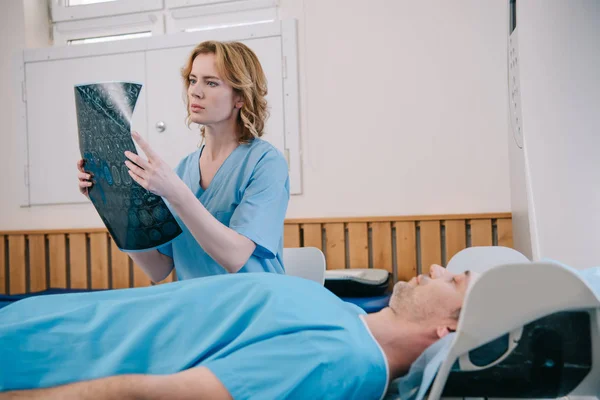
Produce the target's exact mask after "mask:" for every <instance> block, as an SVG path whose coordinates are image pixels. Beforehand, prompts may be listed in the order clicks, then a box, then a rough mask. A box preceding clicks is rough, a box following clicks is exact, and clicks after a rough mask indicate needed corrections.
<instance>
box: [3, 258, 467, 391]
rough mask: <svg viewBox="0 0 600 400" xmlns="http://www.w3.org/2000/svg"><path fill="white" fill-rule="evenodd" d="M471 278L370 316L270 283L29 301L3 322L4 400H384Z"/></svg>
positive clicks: (435, 273)
mask: <svg viewBox="0 0 600 400" xmlns="http://www.w3.org/2000/svg"><path fill="white" fill-rule="evenodd" d="M471 275H472V274H471ZM470 280H471V276H470V274H469V273H468V272H467V273H465V274H462V275H450V274H448V273H446V272H445V270H444V269H443V268H442V267H438V266H434V267H432V273H431V276H424V275H421V276H419V277H417V278H413V279H411V280H410V281H409V282H398V283H397V284H396V285H395V287H394V291H393V295H392V297H391V300H390V304H389V307H386V308H385V309H383V310H381V311H380V312H378V313H374V314H365V313H364V312H363V311H362V310H361V309H359V308H358V307H356V306H354V305H352V304H349V303H345V302H343V301H342V300H340V299H339V298H337V297H336V296H335V295H333V294H332V293H331V292H329V291H328V290H327V289H325V288H324V287H323V286H321V285H319V284H317V283H314V282H312V281H308V280H304V279H301V278H294V277H290V276H284V275H277V274H266V273H265V274H259V273H254V274H235V275H222V276H214V277H208V278H200V279H194V280H186V281H181V282H175V283H170V284H164V285H157V286H152V287H147V288H135V289H123V290H112V291H103V292H93V293H77V294H64V295H49V296H38V297H31V298H27V299H24V300H21V301H18V302H16V303H14V304H12V305H10V306H8V307H5V308H3V309H2V310H0V360H1V361H0V391H1V392H2V393H0V399H1V400H6V399H232V398H233V399H249V398H253V399H284V398H297V399H317V398H328V399H336V398H337V399H360V400H365V399H379V398H382V397H383V396H384V394H385V392H386V388H387V385H388V382H389V381H390V380H391V379H394V378H396V377H398V376H400V375H402V374H404V373H406V372H407V371H408V369H409V367H410V365H411V363H412V362H413V361H414V360H416V359H417V357H418V356H419V354H420V353H421V352H422V351H423V350H424V349H425V348H427V347H428V346H429V345H430V344H432V343H433V342H435V341H436V340H438V339H439V338H441V337H443V336H444V335H446V334H448V332H451V331H453V330H455V329H456V326H457V323H458V315H459V312H460V308H461V306H462V302H463V298H464V296H465V293H466V290H467V286H468V285H469V282H470Z"/></svg>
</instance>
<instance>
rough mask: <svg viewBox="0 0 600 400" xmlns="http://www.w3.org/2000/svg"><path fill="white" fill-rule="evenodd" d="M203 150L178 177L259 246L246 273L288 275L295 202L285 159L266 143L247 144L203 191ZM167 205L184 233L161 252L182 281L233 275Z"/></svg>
mask: <svg viewBox="0 0 600 400" xmlns="http://www.w3.org/2000/svg"><path fill="white" fill-rule="evenodd" d="M203 148H204V147H202V148H200V149H198V150H196V151H195V152H193V153H191V154H190V155H188V156H187V157H185V158H184V159H183V160H182V161H181V162H180V163H179V165H178V166H177V167H176V169H175V171H176V173H177V175H178V176H179V177H180V178H181V179H182V180H183V182H185V184H186V185H187V186H188V187H189V188H190V190H191V191H192V192H193V193H194V194H195V195H196V198H198V199H199V200H200V202H201V203H202V204H203V205H204V207H206V209H207V210H208V211H209V212H210V213H211V214H212V215H213V216H214V217H215V218H216V219H218V220H219V222H221V223H222V224H224V225H225V226H228V227H229V228H231V229H233V230H235V231H236V232H238V233H239V234H241V235H244V236H246V237H247V238H249V239H250V240H252V241H253V242H254V243H255V244H256V249H255V251H254V253H253V254H252V255H251V256H250V259H249V260H248V261H247V262H246V264H245V265H244V266H243V267H242V268H241V269H240V272H275V273H284V268H283V260H282V251H283V221H284V218H285V214H286V211H287V206H288V201H289V197H290V188H289V174H288V165H287V162H286V160H285V158H284V157H283V155H282V154H281V153H280V152H279V151H278V150H277V149H276V148H275V147H273V146H272V145H271V144H270V143H268V142H266V141H264V140H262V139H254V140H253V141H252V142H251V143H250V144H241V145H239V146H238V147H237V148H236V149H235V150H234V151H233V152H232V153H231V154H230V155H229V157H228V158H227V159H226V160H225V161H224V162H223V165H221V167H220V168H219V170H218V171H217V173H216V174H215V176H214V178H213V180H212V181H211V183H210V185H209V186H208V188H207V189H206V190H203V189H202V188H201V187H200V170H199V164H198V161H199V159H200V154H201V152H202V149H203ZM167 205H168V206H169V208H170V209H171V212H172V213H173V215H174V216H175V218H176V220H177V222H178V223H179V226H181V229H182V230H183V233H182V234H181V235H179V236H178V237H177V238H175V239H174V240H173V241H171V242H170V243H168V244H167V245H164V246H162V247H160V248H159V249H158V251H160V252H161V253H163V254H166V255H168V256H170V257H172V258H173V261H174V264H175V271H176V273H177V277H178V279H180V280H183V279H190V278H198V277H202V276H210V275H218V274H225V273H227V271H226V270H225V269H224V268H223V267H221V266H220V265H219V264H217V262H215V261H214V260H213V259H212V258H211V257H210V256H209V255H208V254H207V253H206V252H205V251H204V249H202V247H200V245H199V244H198V242H197V241H196V239H195V238H194V236H192V234H191V233H190V231H189V230H188V229H187V227H186V226H185V225H184V223H183V221H182V220H181V218H180V217H179V216H178V215H177V214H176V213H175V211H174V210H173V209H172V207H171V206H170V204H169V203H168V202H167Z"/></svg>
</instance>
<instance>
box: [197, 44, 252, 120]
mask: <svg viewBox="0 0 600 400" xmlns="http://www.w3.org/2000/svg"><path fill="white" fill-rule="evenodd" d="M188 81H189V87H188V107H189V108H188V109H189V112H190V118H191V120H192V122H194V123H196V124H200V125H209V126H210V125H213V126H214V125H219V124H220V123H222V122H226V121H230V120H233V121H235V120H236V118H237V115H238V113H239V108H240V107H241V106H242V101H241V97H240V96H239V95H237V94H235V93H234V91H233V88H232V87H231V86H229V85H228V84H227V83H225V82H224V81H222V80H221V77H220V76H219V74H218V72H217V68H216V63H215V55H214V54H199V55H198V56H196V58H195V59H194V62H193V64H192V70H191V72H190V75H189V77H188Z"/></svg>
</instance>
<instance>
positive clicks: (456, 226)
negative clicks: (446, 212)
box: [444, 219, 467, 266]
mask: <svg viewBox="0 0 600 400" xmlns="http://www.w3.org/2000/svg"><path fill="white" fill-rule="evenodd" d="M444 225H445V226H446V265H448V262H449V261H450V260H451V259H452V257H454V255H455V254H456V253H458V252H459V251H461V250H464V249H465V248H466V247H467V225H466V222H465V220H464V219H463V220H455V221H446V222H445V223H444ZM444 266H445V265H444Z"/></svg>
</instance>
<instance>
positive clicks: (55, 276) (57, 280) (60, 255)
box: [48, 233, 67, 289]
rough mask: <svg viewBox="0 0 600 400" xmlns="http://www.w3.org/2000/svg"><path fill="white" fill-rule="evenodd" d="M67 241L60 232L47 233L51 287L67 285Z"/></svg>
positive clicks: (63, 287) (62, 287)
mask: <svg viewBox="0 0 600 400" xmlns="http://www.w3.org/2000/svg"><path fill="white" fill-rule="evenodd" d="M66 246H67V241H66V237H65V235H64V234H62V233H57V234H52V235H48V253H49V255H48V258H49V259H50V260H49V261H50V283H49V285H48V286H50V287H51V288H60V289H65V288H66V287H67V247H66Z"/></svg>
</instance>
